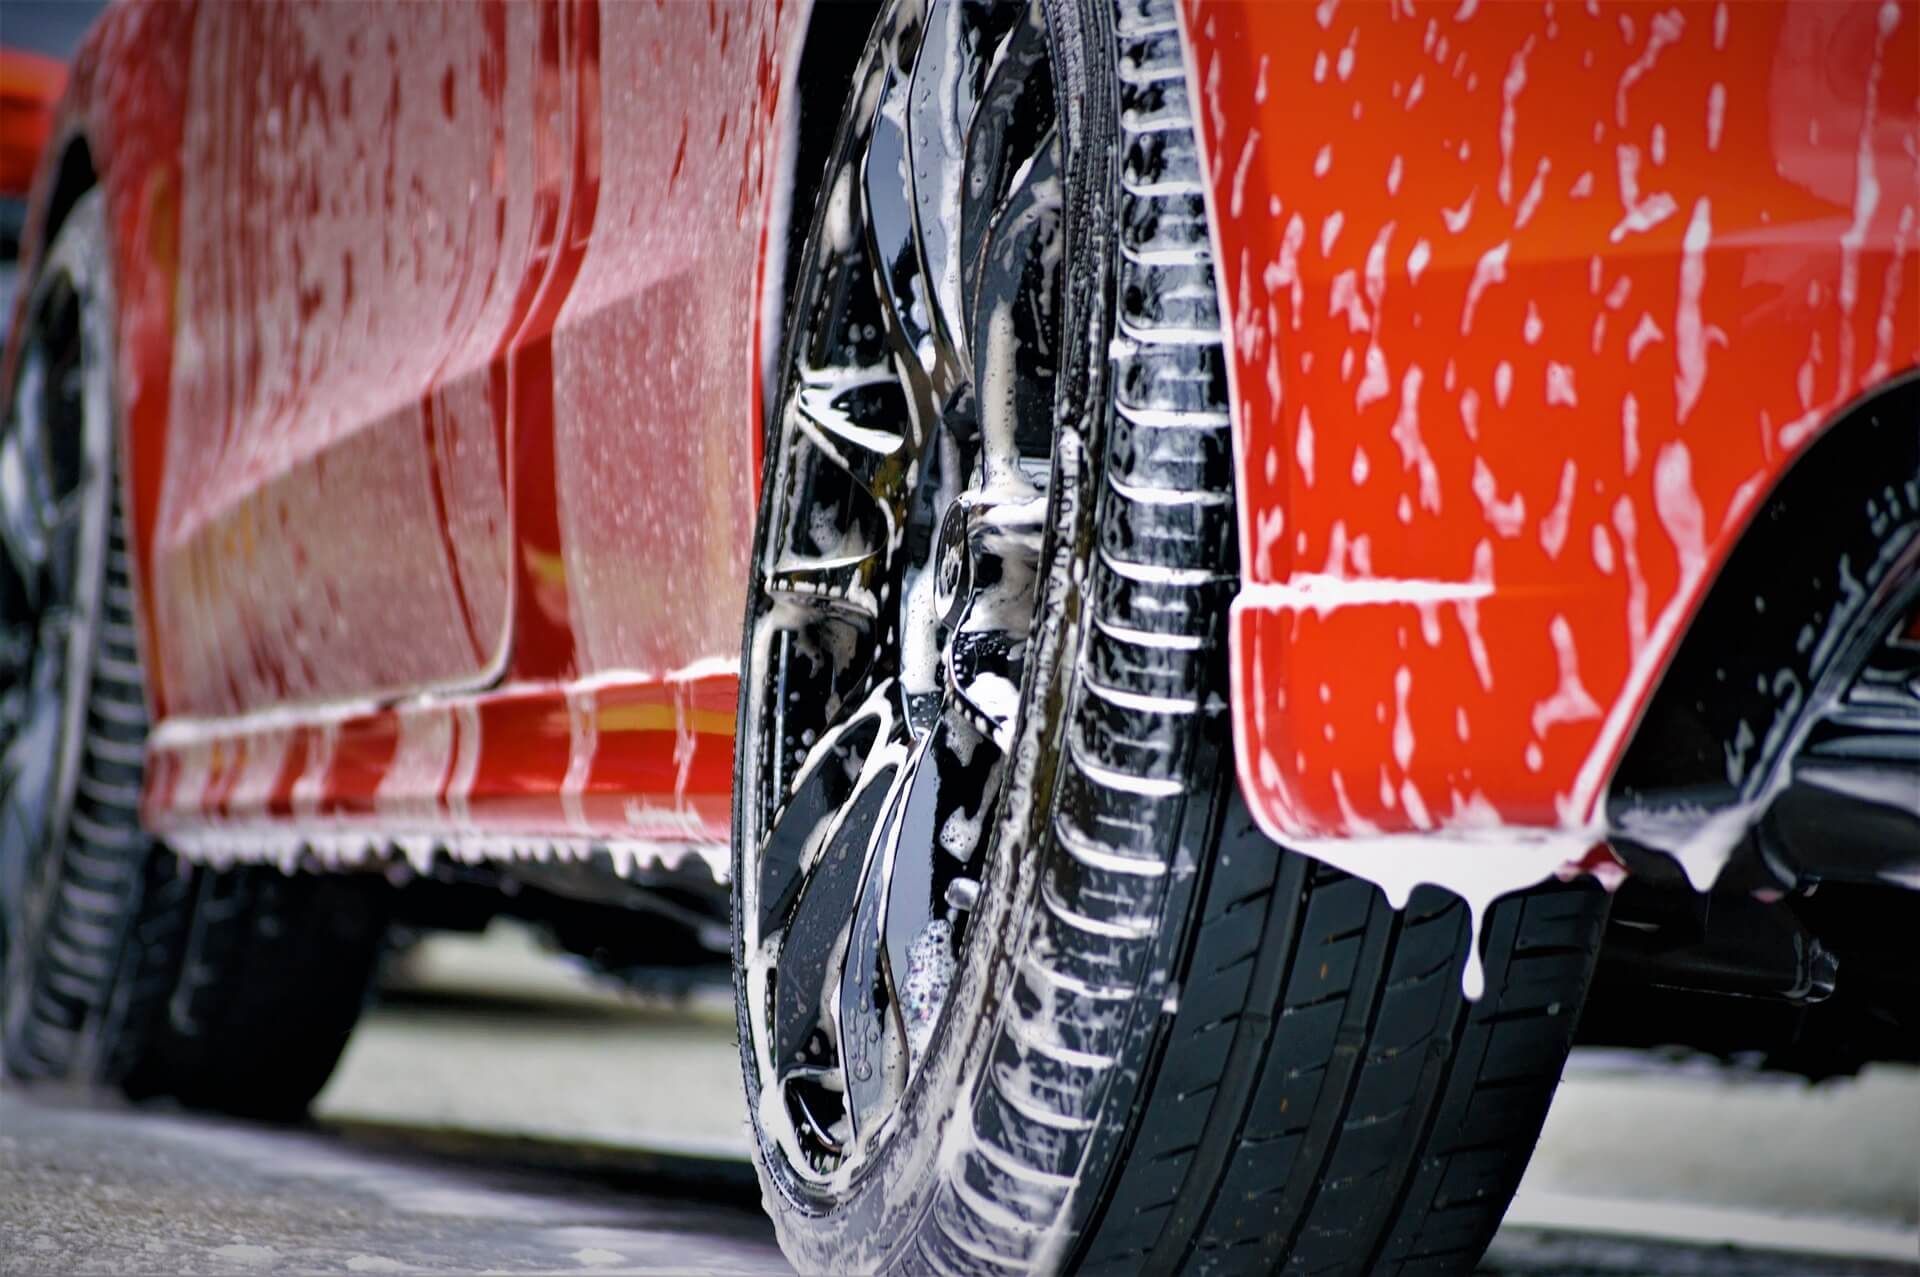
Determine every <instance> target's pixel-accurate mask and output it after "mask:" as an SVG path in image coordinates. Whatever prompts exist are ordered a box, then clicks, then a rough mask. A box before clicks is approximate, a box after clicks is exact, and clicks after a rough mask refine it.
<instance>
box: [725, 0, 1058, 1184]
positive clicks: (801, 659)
mask: <svg viewBox="0 0 1920 1277" xmlns="http://www.w3.org/2000/svg"><path fill="white" fill-rule="evenodd" d="M1060 163H1061V154H1060V143H1059V136H1058V129H1057V127H1056V119H1055V111H1054V103H1053V82H1052V76H1051V69H1050V66H1049V62H1048V46H1047V32H1046V29H1045V25H1044V22H1043V20H1042V18H1041V16H1040V13H1039V9H1038V6H1037V5H1033V6H1029V7H1018V8H1017V7H1013V6H1004V5H984V4H965V3H950V2H949V0H936V2H935V3H932V4H930V5H928V6H926V7H925V8H924V9H922V8H921V7H920V6H917V5H912V4H901V5H898V6H896V7H894V8H892V9H891V10H890V11H889V12H888V13H887V14H886V15H884V16H883V18H882V20H881V22H880V23H879V25H878V28H877V30H876V33H875V36H874V39H873V42H872V43H871V45H870V47H869V50H868V54H867V57H866V60H865V62H864V63H863V69H862V73H861V75H860V76H858V77H857V78H856V81H855V85H854V92H853V96H852V101H851V104H850V107H849V111H848V114H847V116H846V118H845V119H843V122H842V125H841V130H840V134H839V136H838V138H837V139H836V142H835V146H834V152H833V158H832V161H831V163H830V165H829V168H828V170H827V172H826V174H825V177H824V181H823V186H822V190H823V191H824V192H826V197H825V201H824V206H823V209H822V213H821V216H820V218H819V220H818V221H817V223H816V225H815V229H814V233H813V235H812V236H811V238H810V240H809V242H808V247H807V249H806V252H805V256H804V258H803V261H802V264H801V268H800V272H799V276H798V284H797V287H796V294H795V297H794V299H793V302H794V305H793V310H792V312H791V321H790V329H789V337H788V341H787V343H786V348H785V353H784V361H785V362H784V368H783V382H782V398H781V399H780V401H779V403H778V406H777V415H776V417H775V420H774V425H773V428H772V430H771V432H770V439H769V444H768V447H769V457H768V465H767V469H766V480H765V487H764V490H763V492H762V495H761V503H762V509H761V523H760V526H761V528H762V530H763V531H762V540H761V543H760V546H759V550H758V553H757V557H756V561H755V563H754V578H755V579H754V582H753V588H752V592H751V597H750V604H749V617H748V623H749V624H748V635H747V654H746V660H745V665H744V668H743V670H742V684H743V713H742V718H741V723H742V732H743V735H742V740H741V744H740V749H741V750H742V751H743V753H742V772H743V776H744V778H745V784H744V786H743V789H742V793H741V796H740V798H739V811H740V816H741V823H742V825H743V828H741V829H739V830H737V831H736V841H737V844H738V845H739V847H740V848H741V852H740V863H739V865H738V866H737V872H738V873H739V882H738V888H737V889H738V891H739V893H740V900H741V914H740V917H739V919H738V922H739V925H740V929H741V944H742V952H743V954H744V957H745V988H746V996H745V999H744V1008H743V1013H742V1024H743V1031H744V1032H745V1033H746V1034H747V1035H748V1036H749V1038H750V1039H751V1056H750V1062H749V1067H750V1068H756V1070H757V1075H758V1076H757V1082H758V1086H757V1092H758V1094H759V1097H760V1099H759V1105H758V1109H759V1112H758V1116H759V1119H760V1123H761V1126H762V1129H763V1131H764V1132H765V1133H766V1134H767V1135H768V1137H769V1138H770V1139H771V1140H772V1141H773V1142H774V1143H775V1144H777V1145H778V1147H779V1148H780V1149H781V1150H782V1152H783V1153H784V1155H785V1157H786V1159H787V1161H788V1162H789V1163H790V1165H791V1166H792V1168H793V1170H794V1171H795V1173H796V1174H797V1176H798V1177H799V1179H800V1180H801V1181H802V1182H812V1183H815V1184H817V1185H825V1184H827V1183H829V1182H844V1180H845V1179H846V1178H847V1177H848V1176H850V1175H853V1174H857V1173H858V1170H859V1167H860V1166H861V1165H862V1163H863V1161H864V1160H865V1159H866V1158H867V1157H868V1156H870V1154H871V1153H872V1151H873V1149H874V1148H875V1147H876V1146H877V1144H878V1142H879V1141H880V1140H881V1139H883V1138H884V1137H885V1134H886V1131H887V1128H888V1122H889V1118H890V1116H891V1115H892V1114H893V1113H894V1112H895V1110H896V1109H897V1107H898V1106H899V1103H900V1100H901V1098H902V1096H903V1095H904V1094H905V1092H906V1090H907V1088H909V1087H910V1086H911V1085H912V1084H913V1080H914V1077H915V1074H916V1071H917V1069H918V1068H919V1066H920V1063H921V1061H922V1060H923V1059H924V1058H925V1056H926V1055H927V1053H928V1051H929V1049H930V1047H931V1044H932V1042H933V1041H934V1038H935V1035H936V1034H937V1033H938V1032H939V1031H940V1030H939V1026H940V1022H941V1011H942V1008H943V1006H944V1004H945V1001H946V992H947V988H948V985H949V982H950V981H951V979H952V975H953V972H954V969H955V963H956V958H957V956H958V955H959V953H960V950H961V946H962V945H963V944H965V943H966V941H967V921H968V917H969V914H970V912H971V910H972V908H973V906H974V904H975V902H976V899H977V896H978V893H979V891H980V889H981V888H980V884H981V882H982V881H983V880H985V878H986V874H985V873H984V869H985V859H986V857H987V856H988V855H989V854H990V850H991V849H990V846H989V844H990V842H991V837H990V829H991V826H992V818H993V812H994V808H995V800H996V797H997V795H998V792H999V789H1000V786H1001V784H1002V781H1003V776H1004V773H1005V771H1006V764H1007V757H1008V751H1009V749H1010V747H1011V742H1012V740H1013V737H1014V725H1015V721H1016V717H1017V714H1018V711H1019V704H1020V694H1021V688H1022V683H1023V676H1024V673H1025V660H1026V648H1027V641H1028V637H1029V632H1030V630H1031V628H1032V626H1033V622H1034V611H1035V606H1036V597H1037V583H1038V577H1039V568H1040V563H1041V554H1042V542H1043V539H1044V531H1043V530H1044V528H1045V527H1046V518H1047V511H1048V484H1049V470H1050V466H1051V462H1052V449H1053V413H1054V384H1055V369H1056V366H1057V356H1058V349H1059V346H1058V343H1059V327H1060V325H1059V318H1058V315H1059V306H1060V264H1061V261H1062V259H1063V244H1062V230H1061V216H1060V190H1061V182H1060Z"/></svg>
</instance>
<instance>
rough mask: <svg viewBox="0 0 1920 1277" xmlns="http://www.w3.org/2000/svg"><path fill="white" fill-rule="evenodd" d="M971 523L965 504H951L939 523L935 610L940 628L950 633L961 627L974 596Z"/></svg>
mask: <svg viewBox="0 0 1920 1277" xmlns="http://www.w3.org/2000/svg"><path fill="white" fill-rule="evenodd" d="M970 523H971V520H969V519H968V517H967V503H966V502H965V501H954V502H952V503H950V504H949V505H948V506H947V513H946V516H945V517H944V518H942V519H941V520H940V536H939V539H938V541H937V543H936V547H935V550H934V572H935V575H934V578H933V580H934V585H933V606H934V611H935V612H936V613H937V614H938V615H939V617H940V624H941V625H943V626H945V627H946V628H947V629H953V628H954V627H955V626H957V625H958V624H959V623H960V617H961V615H962V614H963V613H964V612H965V611H966V606H967V596H968V595H969V594H970V593H971V592H972V585H973V557H972V552H971V550H970V548H969V543H970V541H971V536H970V535H969V532H970V526H969V525H970Z"/></svg>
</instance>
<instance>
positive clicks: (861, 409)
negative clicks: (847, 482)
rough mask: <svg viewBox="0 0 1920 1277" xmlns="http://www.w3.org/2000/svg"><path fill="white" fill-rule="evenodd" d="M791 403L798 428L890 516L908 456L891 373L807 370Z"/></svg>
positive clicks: (898, 496)
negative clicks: (853, 373)
mask: <svg viewBox="0 0 1920 1277" xmlns="http://www.w3.org/2000/svg"><path fill="white" fill-rule="evenodd" d="M793 403H794V417H793V421H794V425H795V426H796V427H797V428H798V429H799V431H800V432H801V433H802V434H803V435H805V436H806V437H807V438H808V440H810V441H811V442H812V443H813V445H814V446H815V447H816V448H818V449H819V450H820V451H821V452H822V453H824V454H825V455H826V456H827V458H828V459H829V460H831V461H832V462H833V463H834V464H835V465H837V466H839V467H840V468H841V469H842V470H844V471H846V472H847V475H848V477H850V478H851V479H852V480H853V481H854V482H855V483H857V484H859V485H860V486H861V487H862V488H865V489H866V490H867V492H868V493H870V494H871V495H872V496H873V497H874V499H875V500H876V501H877V502H878V503H879V504H880V506H881V509H882V510H883V511H884V512H886V513H887V514H888V515H889V516H892V515H893V514H894V512H895V510H896V509H897V508H898V506H899V505H900V503H901V500H902V492H901V489H902V488H904V486H905V478H906V470H907V463H908V461H909V460H910V459H911V452H910V451H909V449H908V447H907V437H906V435H905V433H904V430H905V428H906V425H907V413H906V405H905V403H904V402H902V399H901V396H900V386H899V383H898V382H896V381H894V379H893V377H892V374H891V373H890V372H872V371H867V372H862V373H860V374H857V375H845V374H843V375H839V376H834V375H831V374H826V373H812V374H809V375H808V377H807V379H806V380H805V381H803V382H802V383H801V385H800V387H799V388H798V390H797V391H796V392H795V394H794V399H793ZM890 427H891V428H890Z"/></svg>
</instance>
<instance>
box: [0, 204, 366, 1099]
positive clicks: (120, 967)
mask: <svg viewBox="0 0 1920 1277" xmlns="http://www.w3.org/2000/svg"><path fill="white" fill-rule="evenodd" d="M109 260H110V258H109V254H108V244H107V239H106V224H105V205H104V202H103V198H102V196H101V195H100V193H99V192H97V191H96V192H90V193H88V194H87V195H85V196H83V197H82V198H81V199H80V200H79V201H78V203H76V204H75V206H74V208H73V209H72V210H71V211H70V213H69V214H68V217H67V220H66V221H65V222H64V223H63V224H62V226H61V228H60V230H59V232H58V234H57V235H56V236H55V237H54V240H53V242H52V244H51V245H50V246H49V249H48V253H47V257H46V264H45V266H44V267H43V273H44V272H47V271H64V272H68V273H69V274H71V275H72V276H73V277H74V278H75V279H76V280H79V281H82V282H83V283H84V286H85V287H87V288H89V289H93V290H95V291H96V293H97V298H98V300H97V303H96V304H99V305H102V306H103V307H104V308H105V313H106V314H109V315H110V314H111V313H112V304H111V297H112V292H111V278H110V275H109V273H108V272H109V270H110V267H109V265H108V263H109ZM103 341H110V336H109V337H106V338H104V339H103ZM89 357H101V358H108V356H107V355H106V354H105V352H104V350H97V351H90V354H89ZM109 366H110V358H109ZM109 384H110V383H109ZM106 398H107V400H108V402H109V404H110V406H111V408H112V417H111V419H110V420H108V421H106V422H105V423H104V424H95V423H90V424H89V425H88V426H86V427H85V428H86V429H88V430H94V429H105V430H106V431H108V432H109V433H108V440H109V442H107V443H106V444H105V445H104V447H103V449H102V455H103V456H104V457H105V458H106V462H105V464H106V467H107V473H106V475H105V479H104V481H105V484H106V487H107V489H108V491H109V492H110V494H111V495H110V498H109V499H110V501H111V509H110V512H109V532H108V535H107V538H106V540H105V544H104V547H103V549H104V553H102V555H101V557H100V559H99V561H98V562H95V563H92V564H82V565H80V567H79V569H78V570H79V571H82V572H91V573H94V574H97V576H98V579H99V580H100V582H101V592H100V604H99V611H98V616H97V622H96V626H95V631H94V634H93V642H92V650H91V653H90V655H89V658H88V660H87V662H86V670H85V673H86V678H87V683H86V685H85V686H84V687H83V688H76V689H74V693H75V694H78V695H80V696H81V697H83V698H84V702H85V711H84V731H85V736H84V739H83V741H82V744H81V746H80V750H79V754H78V767H77V769H76V773H75V774H76V781H75V793H74V797H73V807H72V816H71V818H70V820H69V821H68V828H67V829H66V830H65V831H64V834H65V836H64V837H63V838H61V839H60V845H59V847H58V849H57V850H53V849H48V850H47V851H46V852H45V853H43V854H47V855H51V856H53V857H55V858H56V859H55V860H54V862H53V863H51V864H50V865H48V867H47V872H46V873H45V874H44V876H42V877H41V878H40V879H38V881H37V883H36V889H34V890H30V891H28V892H25V893H23V898H18V899H15V898H8V899H4V900H0V924H4V929H6V930H12V931H13V932H14V933H15V934H16V935H19V936H25V935H29V934H31V935H33V936H35V937H37V942H36V943H34V944H32V945H31V946H30V947H25V948H23V950H22V952H20V953H19V954H16V955H15V957H14V959H13V960H15V961H18V963H19V966H18V967H17V968H15V969H12V970H0V976H3V977H5V978H4V979H0V1026H4V1027H3V1028H0V1065H3V1066H4V1068H5V1071H6V1073H7V1074H8V1075H9V1076H10V1077H13V1078H15V1079H18V1080H22V1081H34V1080H43V1081H65V1082H71V1083H78V1084H80V1085H83V1086H108V1087H115V1086H117V1087H120V1088H122V1089H124V1090H125V1091H126V1092H127V1093H128V1094H130V1095H132V1096H134V1097H135V1098H148V1097H159V1096H169V1097H172V1098H175V1099H178V1100H180V1101H181V1102H183V1103H185V1104H188V1105H189V1106H192V1107H197V1108H206V1109H210V1110H216V1111H220V1112H224V1113H230V1114H234V1115H238V1116H247V1117H259V1118H270V1119H291V1118H294V1117H298V1116H299V1115H300V1114H301V1113H303V1112H304V1111H305V1109H306V1106H307V1104H308V1103H309V1101H311V1099H312V1098H313V1096H314V1095H315V1094H316V1093H317V1092H318V1091H319V1089H320V1086H321V1085H322V1084H323V1083H324V1082H325V1081H326V1077H327V1074H328V1073H329V1072H330V1071H331V1070H332V1068H333V1065H334V1063H335V1062H336V1060H337V1059H338V1058H339V1055H340V1051H341V1048H342V1047H343V1045H344V1044H345V1041H346V1035H347V1032H348V1031H349V1030H350V1028H351V1027H352V1024H353V1021H354V1019H355V1018H356V1017H357V1015H358V1014H359V1010H360V1007H361V1005H362V1003H363V1002H364V1001H365V998H366V996H367V993H368V990H369V988H370V986H371V983H372V975H373V970H374V966H375V964H376V962H377V960H378V957H379V955H380V953H381V950H382V944H383V937H384V930H385V916H386V915H385V910H386V907H387V905H386V901H387V896H388V888H387V885H386V883H385V880H384V879H380V878H371V877H368V878H355V879H351V880H349V879H340V880H335V879H331V878H327V877H320V876H315V875H312V874H288V873H283V872H282V871H281V870H280V869H278V868H275V867H259V866H248V867H237V868H229V869H225V870H219V871H216V870H213V869H209V868H206V867H197V866H191V865H188V864H185V863H184V862H183V861H181V860H180V858H178V857H177V856H175V855H174V854H173V853H172V852H171V851H170V850H168V849H167V848H166V847H165V846H163V845H162V844H160V843H158V842H157V841H155V840H154V839H153V838H151V837H149V836H148V835H147V834H146V832H145V831H144V830H143V829H142V827H141V824H140V813H139V795H140V790H141V784H142V781H143V779H144V775H145V757H144V750H145V742H146V736H147V726H148V724H147V700H146V690H145V683H144V679H143V676H142V673H141V663H140V652H139V645H138V639H137V633H136V628H135V627H136V618H135V613H134V594H133V580H132V570H131V563H130V549H129V546H128V543H127V536H126V529H125V517H124V513H123V511H122V507H121V497H120V488H119V485H118V482H117V477H116V475H115V473H114V469H115V466H114V463H113V459H112V458H113V452H114V451H115V449H116V448H117V441H118V439H119V435H120V427H119V421H118V417H117V401H116V399H115V397H114V396H113V395H112V394H109V395H108V396H107V397H106ZM58 832H59V831H56V835H57V834H58ZM7 954H8V949H7V948H6V947H5V946H4V945H0V964H6V963H8V962H9V958H8V956H7Z"/></svg>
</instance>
